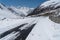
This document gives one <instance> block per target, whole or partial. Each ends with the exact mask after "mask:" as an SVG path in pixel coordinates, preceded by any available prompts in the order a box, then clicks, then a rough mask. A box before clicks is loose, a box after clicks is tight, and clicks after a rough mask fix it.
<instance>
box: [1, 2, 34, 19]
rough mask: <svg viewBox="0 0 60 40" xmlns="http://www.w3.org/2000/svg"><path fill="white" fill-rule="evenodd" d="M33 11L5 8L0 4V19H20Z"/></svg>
mask: <svg viewBox="0 0 60 40" xmlns="http://www.w3.org/2000/svg"><path fill="white" fill-rule="evenodd" d="M33 9H34V8H28V7H19V8H16V7H14V6H10V7H6V6H5V5H4V4H2V3H0V18H1V19H2V18H20V17H23V16H26V15H28V14H29V13H30V12H31V11H32V10H33Z"/></svg>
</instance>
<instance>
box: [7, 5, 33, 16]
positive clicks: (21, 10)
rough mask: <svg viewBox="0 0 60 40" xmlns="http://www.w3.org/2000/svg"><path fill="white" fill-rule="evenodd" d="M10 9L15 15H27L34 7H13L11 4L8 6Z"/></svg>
mask: <svg viewBox="0 0 60 40" xmlns="http://www.w3.org/2000/svg"><path fill="white" fill-rule="evenodd" d="M8 9H9V10H10V11H12V12H13V13H15V14H16V15H19V16H26V15H28V14H29V13H30V12H31V11H33V9H34V8H28V7H19V8H16V7H13V6H11V7H10V8H8Z"/></svg>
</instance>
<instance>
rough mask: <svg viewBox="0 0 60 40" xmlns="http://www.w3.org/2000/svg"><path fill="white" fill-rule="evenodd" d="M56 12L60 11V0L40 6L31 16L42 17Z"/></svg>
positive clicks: (50, 1)
mask: <svg viewBox="0 0 60 40" xmlns="http://www.w3.org/2000/svg"><path fill="white" fill-rule="evenodd" d="M56 11H60V0H48V1H46V2H44V3H42V4H41V5H39V6H38V7H37V8H36V9H35V10H34V11H33V12H32V13H30V14H29V15H42V14H47V13H50V14H51V13H53V12H56ZM29 15H28V16H29Z"/></svg>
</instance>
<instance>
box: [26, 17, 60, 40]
mask: <svg viewBox="0 0 60 40" xmlns="http://www.w3.org/2000/svg"><path fill="white" fill-rule="evenodd" d="M26 40H60V24H58V23H54V22H52V21H51V20H50V19H49V17H40V18H39V20H38V22H37V24H36V26H35V27H34V28H33V29H32V31H31V32H30V34H29V35H28V37H27V38H26Z"/></svg>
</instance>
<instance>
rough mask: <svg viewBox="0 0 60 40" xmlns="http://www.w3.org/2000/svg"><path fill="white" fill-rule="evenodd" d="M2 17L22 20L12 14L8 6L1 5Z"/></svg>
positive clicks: (0, 14) (0, 13)
mask: <svg viewBox="0 0 60 40" xmlns="http://www.w3.org/2000/svg"><path fill="white" fill-rule="evenodd" d="M0 17H2V18H20V17H19V16H17V15H15V14H13V13H12V12H10V11H9V10H8V9H7V7H6V6H4V5H3V4H0Z"/></svg>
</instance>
